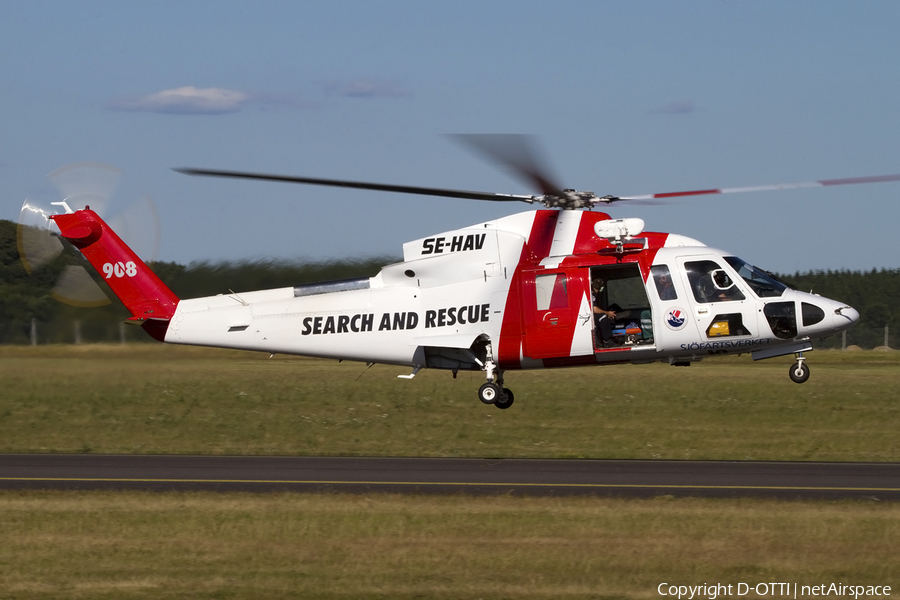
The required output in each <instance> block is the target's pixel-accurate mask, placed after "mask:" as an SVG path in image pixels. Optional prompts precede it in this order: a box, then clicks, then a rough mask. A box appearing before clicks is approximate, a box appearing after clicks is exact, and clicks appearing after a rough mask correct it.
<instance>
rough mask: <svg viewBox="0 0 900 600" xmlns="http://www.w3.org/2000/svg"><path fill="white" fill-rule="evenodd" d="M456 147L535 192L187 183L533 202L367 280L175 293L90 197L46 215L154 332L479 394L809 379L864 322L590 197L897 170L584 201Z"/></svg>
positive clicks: (409, 248)
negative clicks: (602, 369) (572, 381)
mask: <svg viewBox="0 0 900 600" xmlns="http://www.w3.org/2000/svg"><path fill="white" fill-rule="evenodd" d="M460 138H461V141H463V142H464V143H467V144H469V145H471V146H473V147H474V148H475V149H476V150H478V151H479V152H481V153H482V154H485V155H487V156H488V157H489V158H490V159H492V160H494V161H495V162H498V163H500V164H502V165H505V166H507V167H512V169H513V170H514V172H516V173H518V174H519V175H520V176H522V177H523V178H524V179H525V180H527V181H528V182H529V183H531V184H532V185H533V186H534V187H535V188H536V189H537V190H538V191H539V192H540V193H539V194H535V195H515V194H493V193H485V192H471V191H463V190H450V189H441V188H422V187H412V186H403V185H389V184H379V183H366V182H358V181H346V180H332V179H316V178H307V177H294V176H282V175H269V174H260V173H248V172H240V171H223V170H212V169H193V168H190V169H175V170H176V171H179V172H181V173H185V174H188V175H198V176H213V177H229V178H240V179H254V180H263V181H280V182H289V183H301V184H312V185H325V186H337V187H345V188H357V189H367V190H376V191H388V192H399V193H411V194H425V195H432V196H442V197H453V198H466V199H475V200H487V201H501V202H525V203H529V204H541V205H543V208H540V209H537V210H528V211H526V212H521V213H516V214H511V215H509V216H505V217H501V218H498V219H495V220H492V221H487V222H484V223H478V224H475V225H471V226H468V227H463V228H461V229H455V230H452V231H445V232H442V233H438V234H435V235H429V236H427V237H423V238H419V239H416V240H413V241H410V242H407V243H405V244H403V260H402V261H401V262H398V263H395V264H390V265H387V266H384V267H383V268H382V269H381V270H380V272H379V273H378V274H376V275H375V276H373V277H368V278H357V279H350V280H341V281H330V282H322V283H316V284H305V285H296V286H293V287H285V288H280V289H271V290H261V291H249V292H241V293H235V292H230V291H229V293H227V294H221V295H217V296H211V297H204V298H193V299H181V298H178V297H177V296H176V295H175V294H174V293H172V291H171V290H169V288H168V287H167V286H166V285H165V284H164V283H163V282H162V281H161V280H160V279H159V278H158V277H157V276H156V275H155V274H154V273H153V272H152V271H151V269H150V268H148V267H147V265H146V264H145V263H144V262H143V261H142V260H141V259H140V258H139V257H138V255H137V254H136V253H135V252H133V251H132V250H131V248H130V247H129V246H128V245H127V244H126V243H125V242H123V241H122V239H121V238H120V237H119V236H118V235H117V234H116V233H115V232H114V231H113V229H112V228H110V227H109V226H108V225H107V224H106V222H104V220H103V219H101V217H99V216H98V215H97V213H96V212H94V211H93V210H91V209H90V208H89V206H85V207H84V208H82V209H79V210H74V209H72V208H71V207H70V206H69V205H68V204H67V203H66V202H65V201H64V202H62V203H57V204H58V205H60V206H62V208H63V209H64V213H62V214H53V215H50V216H49V219H50V220H51V221H52V222H53V223H55V224H56V226H57V227H58V228H59V230H60V232H61V236H62V237H63V238H64V239H66V240H67V241H69V242H70V243H71V244H73V245H74V246H75V247H76V248H77V249H79V250H80V251H81V252H82V253H83V255H84V256H85V257H86V259H87V260H88V261H89V262H90V263H91V265H93V267H94V268H95V269H96V270H97V272H98V273H99V274H100V276H101V277H102V278H103V280H104V281H105V282H106V283H107V284H108V285H109V287H110V288H111V289H112V291H113V293H114V294H115V295H116V296H118V298H119V299H120V300H121V301H122V303H123V304H124V305H125V307H126V308H127V309H128V310H129V311H130V313H131V315H132V316H131V317H130V318H129V319H128V320H127V321H128V322H130V323H133V324H137V325H140V326H141V327H142V328H143V329H144V330H145V331H146V332H147V333H148V334H149V335H150V336H152V337H153V338H155V339H157V340H159V341H162V342H166V343H173V344H189V345H200V346H213V347H221V348H234V349H243V350H254V351H265V352H270V353H272V354H273V355H274V354H276V353H283V354H292V355H303V356H314V357H321V358H329V359H338V360H352V361H360V362H366V363H370V364H372V363H382V364H391V365H398V366H404V367H407V368H410V369H411V372H410V373H409V374H405V375H398V377H400V378H404V379H413V378H414V377H415V376H416V374H417V373H419V372H420V371H421V370H422V369H425V368H429V369H443V370H448V371H451V372H452V374H453V376H454V377H456V375H457V373H458V372H459V371H476V372H479V371H480V372H482V373H483V375H484V383H483V384H482V385H481V386H480V387H479V389H478V399H479V400H480V401H481V402H483V403H485V404H492V405H494V406H496V407H497V408H500V409H506V408H509V407H510V406H511V405H512V404H513V402H514V394H513V392H512V391H511V390H510V389H509V388H507V387H505V377H504V376H505V374H506V372H507V371H516V370H523V369H540V368H545V369H549V368H557V367H575V366H589V365H591V366H596V365H610V364H627V363H631V364H643V363H652V362H660V361H661V362H667V363H669V364H671V365H674V366H688V365H690V364H691V363H692V362H696V361H700V360H702V359H705V358H709V357H712V356H719V355H730V354H745V353H749V354H750V355H751V357H752V359H753V360H761V359H767V358H772V357H777V356H784V355H791V354H793V355H794V356H795V358H796V362H795V363H793V364H792V365H791V366H790V369H789V376H790V379H791V380H793V381H794V382H797V383H803V382H805V381H806V380H807V379H808V378H809V376H810V371H809V367H808V366H807V364H806V363H805V360H806V357H805V355H804V353H805V352H808V351H810V350H812V349H813V341H814V340H817V339H821V338H824V337H827V336H830V335H832V334H834V333H837V332H840V331H843V330H846V329H848V328H850V327H851V326H853V325H854V324H855V323H856V322H857V321H858V320H859V312H858V311H857V310H855V309H854V308H852V307H850V306H848V305H846V304H844V303H842V302H839V301H836V300H832V299H829V298H824V297H822V296H819V295H816V294H813V293H805V292H801V291H798V290H796V289H792V288H791V287H790V286H789V285H787V284H786V283H784V282H783V281H781V280H780V279H778V278H777V277H776V276H774V275H773V274H771V273H769V272H767V271H764V270H762V269H760V268H757V267H755V266H753V265H752V264H751V263H748V262H746V261H744V260H742V259H740V258H738V257H736V256H734V255H733V254H731V253H729V252H726V251H722V250H718V249H714V248H710V247H708V246H706V245H704V244H703V243H702V242H700V241H698V240H695V239H692V238H689V237H686V236H683V235H679V234H674V233H662V232H652V231H645V229H644V225H645V224H644V221H643V220H641V219H637V218H620V219H614V218H612V217H611V216H610V215H609V214H607V213H606V212H603V211H599V210H596V209H597V208H598V207H601V206H608V205H610V204H613V203H618V202H625V201H647V200H657V199H668V198H674V197H680V196H691V195H703V194H720V193H722V194H724V193H735V192H755V191H768V190H780V189H790V188H800V187H815V186H830V185H847V184H862V183H877V182H893V181H900V175H884V176H875V177H858V178H851V179H832V180H821V181H815V182H807V183H791V184H776V185H767V186H754V187H745V188H720V189H704V190H695V191H686V192H670V193H662V194H650V195H642V196H613V195H607V196H597V195H596V194H594V193H593V192H585V191H575V190H573V189H567V188H562V187H559V186H558V185H556V184H555V182H554V181H553V178H552V177H550V176H548V174H547V169H546V168H544V167H543V166H542V165H541V164H540V162H539V161H538V160H537V159H536V158H535V154H534V152H533V151H532V150H531V147H530V146H529V143H528V139H527V138H525V137H523V136H512V135H467V136H460Z"/></svg>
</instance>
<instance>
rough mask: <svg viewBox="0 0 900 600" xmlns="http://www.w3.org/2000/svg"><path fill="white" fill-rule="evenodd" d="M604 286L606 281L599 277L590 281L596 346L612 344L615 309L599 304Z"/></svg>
mask: <svg viewBox="0 0 900 600" xmlns="http://www.w3.org/2000/svg"><path fill="white" fill-rule="evenodd" d="M605 287H606V282H605V281H603V280H602V279H601V278H599V277H596V278H594V280H593V281H591V303H592V304H593V306H594V329H595V330H596V332H597V345H598V346H609V345H611V344H612V324H613V321H614V320H615V318H616V311H614V310H606V309H605V308H603V307H602V306H600V303H601V301H602V300H601V298H602V295H603V289H604V288H605Z"/></svg>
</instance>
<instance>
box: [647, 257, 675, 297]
mask: <svg viewBox="0 0 900 600" xmlns="http://www.w3.org/2000/svg"><path fill="white" fill-rule="evenodd" d="M650 273H651V274H652V275H653V281H654V283H656V293H657V294H658V295H659V299H660V300H678V293H677V292H676V291H675V286H674V285H673V284H672V275H671V273H669V266H668V265H656V266H653V267H650Z"/></svg>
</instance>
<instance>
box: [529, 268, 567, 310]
mask: <svg viewBox="0 0 900 600" xmlns="http://www.w3.org/2000/svg"><path fill="white" fill-rule="evenodd" d="M566 285H567V284H566V274H565V273H552V274H549V275H538V276H537V277H535V278H534V289H535V291H536V292H537V309H538V310H550V309H553V308H566V307H567V306H568V304H569V295H568V292H567V287H566Z"/></svg>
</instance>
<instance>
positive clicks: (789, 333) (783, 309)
mask: <svg viewBox="0 0 900 600" xmlns="http://www.w3.org/2000/svg"><path fill="white" fill-rule="evenodd" d="M763 314H764V315H765V316H766V320H767V321H768V322H769V328H771V329H772V333H774V334H775V337H777V338H780V339H782V340H789V339H791V338H794V337H797V309H796V308H795V307H794V303H793V302H769V303H768V304H766V306H765V308H763Z"/></svg>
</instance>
